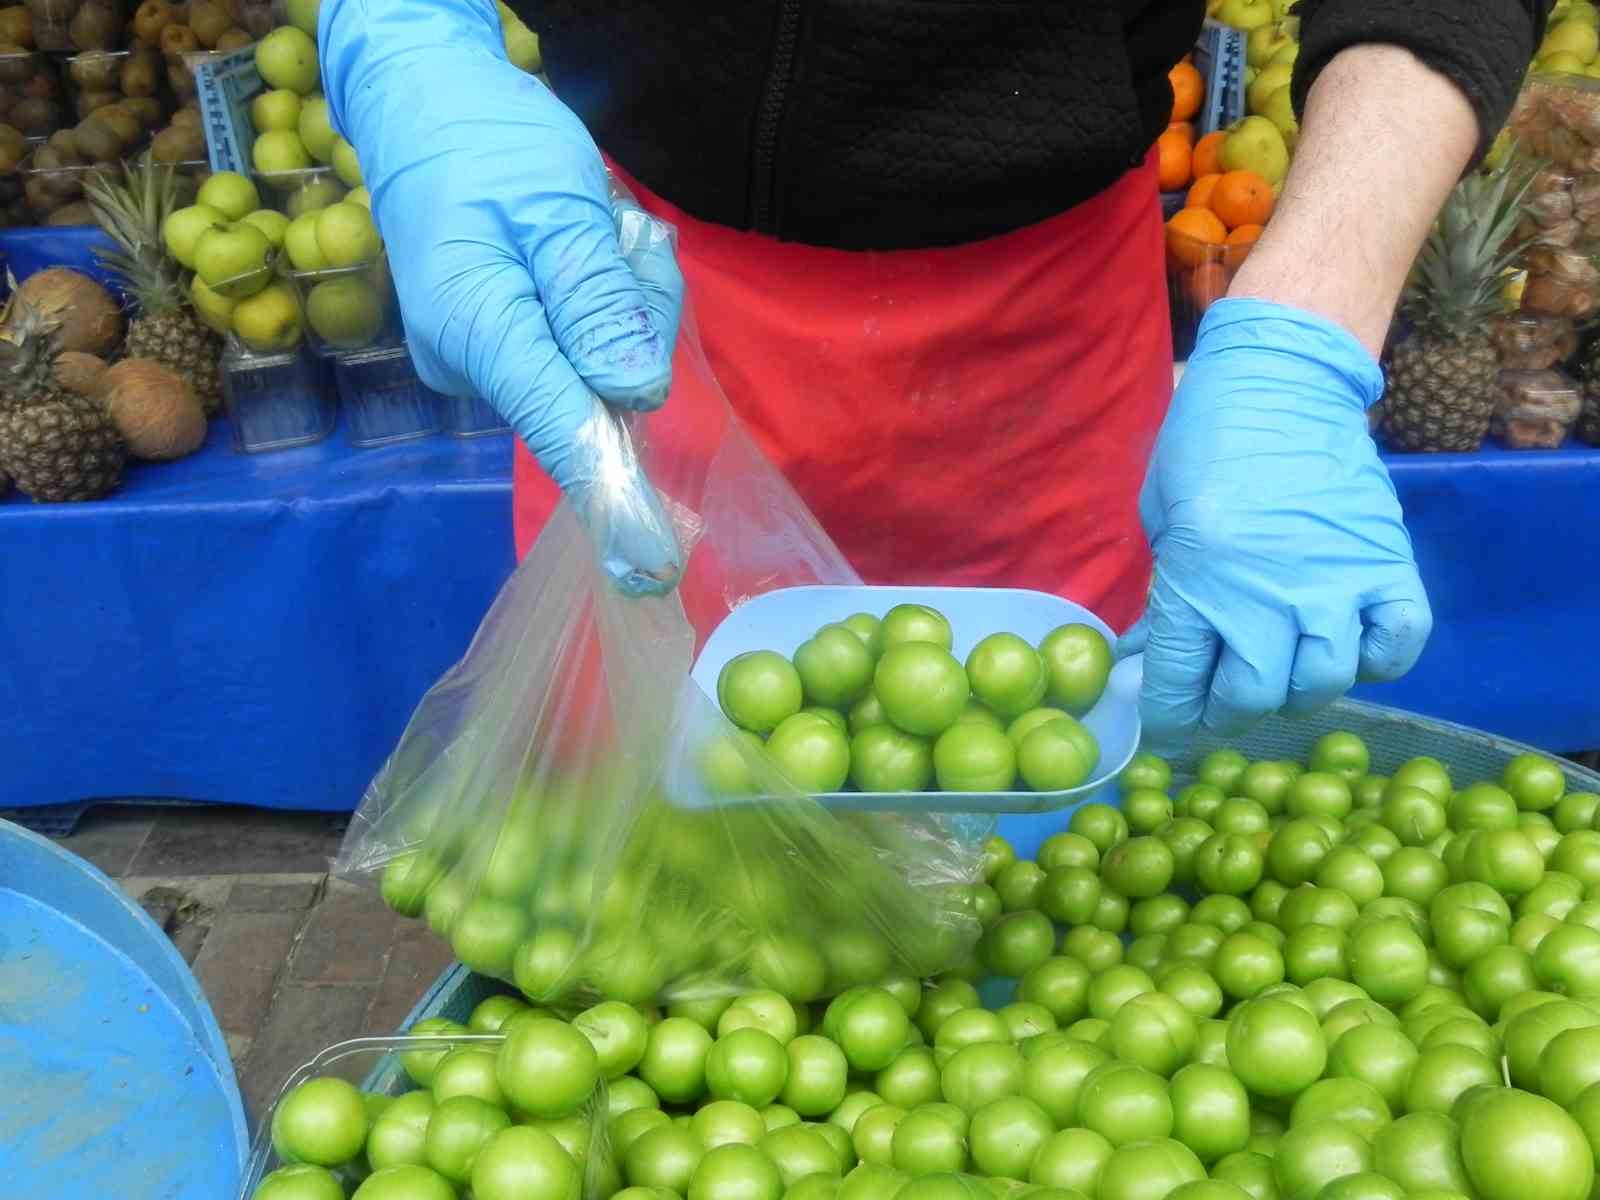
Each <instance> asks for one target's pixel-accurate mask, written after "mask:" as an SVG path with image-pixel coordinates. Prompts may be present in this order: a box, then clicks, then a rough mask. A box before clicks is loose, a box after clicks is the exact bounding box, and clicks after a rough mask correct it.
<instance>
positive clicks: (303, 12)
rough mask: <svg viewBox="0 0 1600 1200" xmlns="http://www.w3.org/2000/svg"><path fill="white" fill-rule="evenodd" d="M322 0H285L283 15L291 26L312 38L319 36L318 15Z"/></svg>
mask: <svg viewBox="0 0 1600 1200" xmlns="http://www.w3.org/2000/svg"><path fill="white" fill-rule="evenodd" d="M321 7H322V0H284V5H283V14H284V16H286V17H288V18H289V24H291V25H293V26H294V27H295V28H296V29H298V30H300V31H301V32H302V33H305V34H309V35H310V36H311V37H316V36H317V15H318V11H319V10H320V9H321Z"/></svg>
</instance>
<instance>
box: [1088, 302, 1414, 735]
mask: <svg viewBox="0 0 1600 1200" xmlns="http://www.w3.org/2000/svg"><path fill="white" fill-rule="evenodd" d="M1382 392H1383V373H1382V371H1381V370H1380V369H1379V367H1378V364H1377V363H1376V362H1375V361H1374V360H1373V358H1372V356H1371V355H1370V354H1368V353H1367V351H1366V350H1365V349H1364V348H1363V347H1362V346H1361V345H1360V344H1359V343H1358V342H1357V341H1356V340H1355V339H1354V338H1353V337H1352V336H1351V335H1350V334H1348V333H1346V332H1345V331H1344V330H1342V329H1340V328H1338V327H1337V326H1335V325H1332V324H1330V323H1329V322H1327V321H1324V320H1321V319H1320V318H1317V317H1313V316H1310V315H1309V314H1306V313H1302V312H1297V311H1295V310H1292V309H1288V308H1284V307H1282V306H1281V305H1276V304H1268V303H1264V302H1261V301H1255V300H1223V301H1221V302H1219V303H1217V304H1215V305H1213V306H1212V308H1211V309H1210V311H1209V312H1208V313H1207V314H1206V318H1205V320H1204V321H1203V322H1202V324H1201V326H1200V333H1199V338H1198V340H1197V342H1196V345H1195V350H1194V354H1193V356H1192V357H1191V358H1190V359H1189V363H1188V367H1187V368H1186V370H1185V372H1184V376H1183V380H1182V382H1181V383H1180V384H1179V387H1178V390H1177V394H1176V396H1174V398H1173V401H1172V409H1171V411H1170V412H1169V413H1168V415H1167V419H1166V422H1165V423H1164V424H1163V425H1162V427H1161V434H1160V437H1159V438H1158V439H1157V441H1156V448H1155V453H1154V455H1153V456H1152V458H1151V460H1150V469H1149V473H1148V475H1147V476H1146V479H1145V484H1144V490H1143V492H1142V493H1141V494H1140V498H1139V511H1140V516H1141V518H1142V520H1143V522H1144V526H1145V531H1146V533H1147V534H1148V535H1149V537H1150V545H1151V548H1152V550H1153V551H1154V554H1155V582H1154V585H1153V586H1152V588H1151V592H1150V600H1149V605H1148V607H1147V609H1146V611H1145V615H1144V617H1143V618H1142V619H1141V620H1140V621H1139V623H1138V624H1137V625H1136V626H1135V627H1134V628H1133V629H1132V630H1131V631H1130V632H1129V633H1128V635H1127V636H1126V637H1124V638H1123V639H1122V642H1121V644H1120V645H1119V647H1118V649H1119V652H1121V653H1124V654H1128V653H1134V652H1136V651H1140V650H1142V651H1143V652H1144V656H1145V659H1144V690H1143V692H1142V694H1141V696H1140V714H1141V716H1142V718H1143V721H1144V734H1145V745H1146V746H1147V747H1148V748H1149V749H1151V750H1154V751H1155V752H1157V753H1167V754H1170V753H1175V752H1176V751H1177V750H1179V749H1181V748H1182V746H1183V745H1184V743H1185V742H1186V741H1187V739H1188V736H1189V735H1190V733H1192V732H1193V731H1194V729H1195V728H1196V727H1197V726H1201V727H1204V728H1205V729H1206V730H1208V731H1211V732H1213V733H1216V734H1218V735H1220V736H1224V737H1228V736H1233V735H1236V734H1239V733H1241V732H1243V731H1244V730H1245V729H1247V728H1248V727H1249V726H1250V725H1251V724H1252V723H1253V722H1254V721H1256V720H1257V719H1259V718H1260V717H1263V716H1265V715H1267V714H1269V713H1272V712H1276V711H1279V710H1283V711H1285V712H1287V713H1291V714H1301V713H1306V712H1310V711H1313V710H1315V709H1317V708H1320V707H1322V706H1323V705H1326V704H1328V703H1331V702H1332V701H1333V700H1336V699H1338V698H1339V697H1340V696H1341V695H1343V694H1344V693H1345V692H1346V691H1348V690H1349V688H1350V686H1351V685H1352V684H1354V683H1355V682H1356V680H1357V679H1358V678H1360V679H1367V680H1389V679H1396V678H1398V677H1399V676H1401V675H1403V674H1405V673H1406V671H1408V670H1410V669H1411V667H1412V665H1413V664H1414V663H1415V662H1416V661H1417V657H1418V655H1420V654H1421V653H1422V647H1423V644H1424V643H1425V642H1426V641H1427V639H1428V634H1429V632H1430V630H1431V629H1432V625H1433V617H1432V614H1431V612H1430V611H1429V608H1428V598H1427V595H1426V593H1425V592H1424V591H1423V587H1422V580H1421V579H1420V578H1419V577H1418V575H1417V568H1416V564H1415V562H1414V561H1413V559H1412V554H1411V539H1410V537H1409V536H1408V535H1407V533H1406V530H1405V526H1404V525H1403V524H1402V523H1401V517H1400V504H1399V501H1398V500H1396V498H1395V494H1394V486H1393V485H1392V484H1391V483H1390V481H1389V474H1388V472H1387V471H1386V470H1384V467H1383V464H1382V463H1381V462H1379V460H1378V452H1377V448H1376V447H1375V446H1374V445H1373V442H1372V438H1371V437H1370V436H1369V435H1368V432H1367V415H1366V410H1367V408H1368V407H1369V406H1370V405H1372V404H1375V403H1376V402H1377V401H1378V398H1379V396H1380V395H1381V394H1382Z"/></svg>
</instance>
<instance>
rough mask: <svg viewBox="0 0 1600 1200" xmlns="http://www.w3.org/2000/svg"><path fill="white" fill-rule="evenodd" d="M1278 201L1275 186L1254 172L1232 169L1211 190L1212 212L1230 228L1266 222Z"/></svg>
mask: <svg viewBox="0 0 1600 1200" xmlns="http://www.w3.org/2000/svg"><path fill="white" fill-rule="evenodd" d="M1274 203H1275V201H1274V199H1273V195H1272V185H1271V184H1270V183H1268V182H1267V181H1266V180H1265V179H1263V178H1262V177H1261V176H1259V175H1257V174H1256V173H1255V172H1254V171H1229V172H1227V173H1226V174H1224V175H1223V177H1222V178H1221V179H1219V180H1217V186H1216V189H1215V190H1214V191H1212V193H1211V211H1212V212H1214V213H1216V214H1217V216H1219V217H1221V218H1222V222H1223V224H1225V225H1226V226H1227V227H1228V228H1229V229H1238V228H1239V227H1240V226H1241V225H1265V224H1266V223H1267V218H1268V217H1270V216H1271V215H1272V206H1273V204H1274Z"/></svg>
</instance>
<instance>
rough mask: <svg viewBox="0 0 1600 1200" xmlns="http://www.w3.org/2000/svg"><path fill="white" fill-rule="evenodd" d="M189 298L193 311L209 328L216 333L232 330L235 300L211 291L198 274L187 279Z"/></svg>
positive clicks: (230, 331)
mask: <svg viewBox="0 0 1600 1200" xmlns="http://www.w3.org/2000/svg"><path fill="white" fill-rule="evenodd" d="M189 300H190V302H191V303H193V305H194V310H195V312H197V313H199V314H200V319H201V320H202V321H204V322H205V323H206V324H207V325H209V326H211V328H213V329H215V330H216V331H217V332H218V333H232V332H233V310H234V309H235V308H236V307H237V303H238V302H237V301H234V300H229V299H228V298H227V297H226V296H224V295H221V294H220V293H218V292H214V291H212V290H211V289H210V288H208V287H207V286H206V281H205V280H204V279H201V278H200V276H198V275H196V276H194V278H192V279H190V280H189Z"/></svg>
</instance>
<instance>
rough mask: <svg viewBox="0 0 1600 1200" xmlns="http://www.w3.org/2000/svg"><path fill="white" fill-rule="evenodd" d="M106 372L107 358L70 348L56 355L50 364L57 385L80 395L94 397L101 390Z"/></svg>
mask: <svg viewBox="0 0 1600 1200" xmlns="http://www.w3.org/2000/svg"><path fill="white" fill-rule="evenodd" d="M105 373H106V360H105V359H103V358H97V357H96V356H94V355H93V354H85V353H84V352H83V351H81V350H68V351H67V352H66V353H64V354H58V355H56V359H55V361H54V362H53V363H51V364H50V374H51V375H53V376H55V381H56V385H57V386H58V387H64V388H66V389H67V391H69V392H75V393H77V394H78V395H80V396H88V397H90V398H93V397H95V396H97V395H98V394H99V392H100V382H101V377H102V376H104V375H105Z"/></svg>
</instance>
